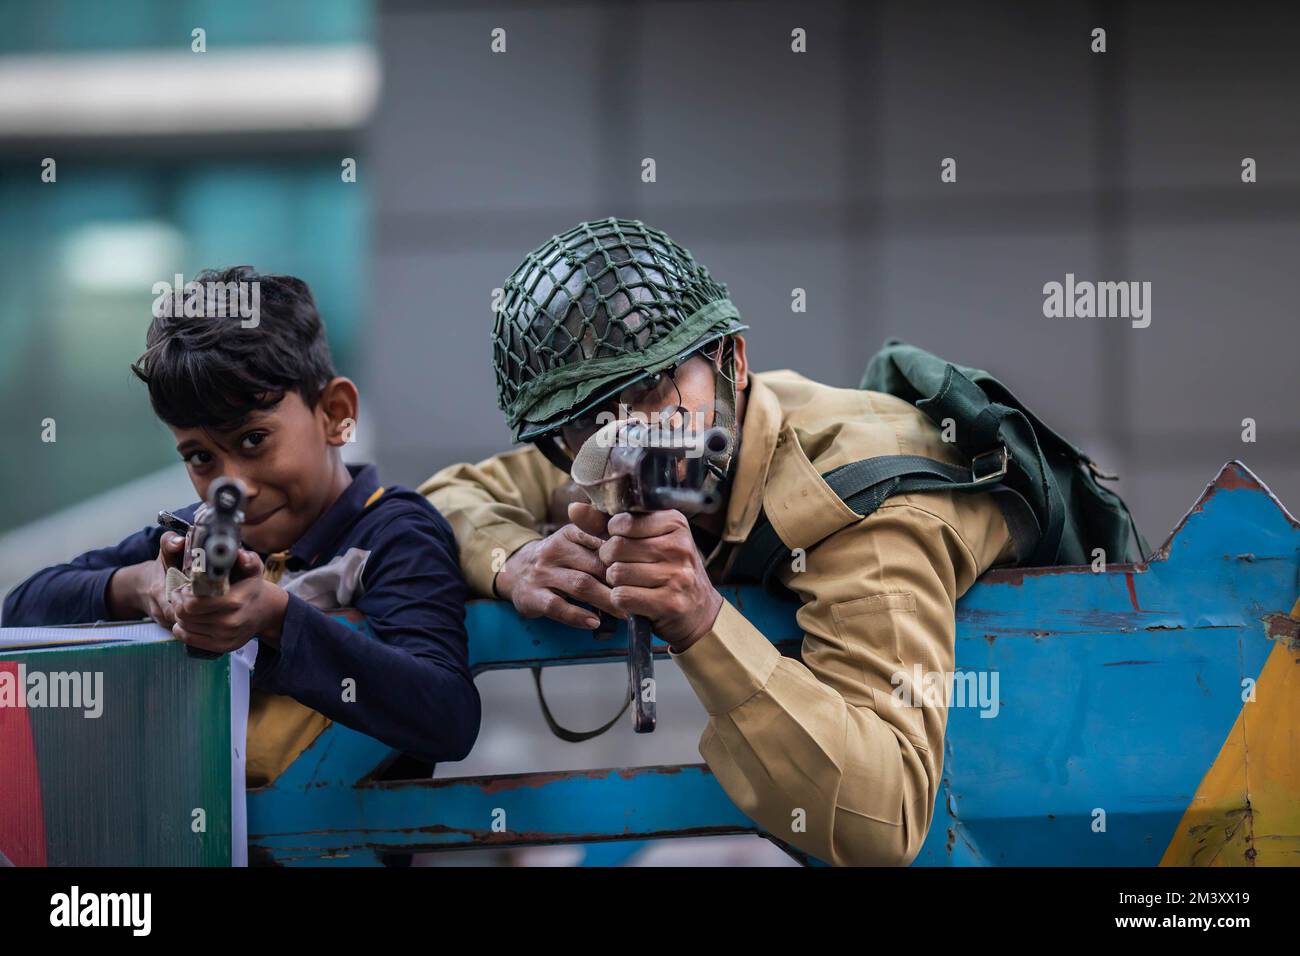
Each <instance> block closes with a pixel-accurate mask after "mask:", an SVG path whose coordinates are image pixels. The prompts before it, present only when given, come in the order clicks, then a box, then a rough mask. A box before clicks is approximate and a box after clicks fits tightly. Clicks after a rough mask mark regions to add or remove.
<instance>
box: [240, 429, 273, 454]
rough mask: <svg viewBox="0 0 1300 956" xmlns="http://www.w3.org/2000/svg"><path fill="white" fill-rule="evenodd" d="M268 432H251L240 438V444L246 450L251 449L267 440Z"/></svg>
mask: <svg viewBox="0 0 1300 956" xmlns="http://www.w3.org/2000/svg"><path fill="white" fill-rule="evenodd" d="M266 435H267V433H266V432H249V433H248V434H247V435H245V436H244V437H243V438H241V439H240V440H239V445H240V447H241V448H243V449H244V450H246V451H251V450H252V449H254V448H256V447H257V446H258V445H260V444H262V442H263V441H265V440H266Z"/></svg>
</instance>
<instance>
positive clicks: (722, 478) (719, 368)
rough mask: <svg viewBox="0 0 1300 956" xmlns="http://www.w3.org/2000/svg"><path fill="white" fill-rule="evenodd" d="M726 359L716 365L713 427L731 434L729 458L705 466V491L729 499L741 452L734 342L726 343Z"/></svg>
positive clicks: (728, 434) (729, 436) (724, 345)
mask: <svg viewBox="0 0 1300 956" xmlns="http://www.w3.org/2000/svg"><path fill="white" fill-rule="evenodd" d="M721 349H722V355H721V356H720V358H719V361H718V362H717V363H716V364H714V365H713V425H714V427H715V428H721V429H722V430H723V431H725V432H726V433H727V438H728V444H727V455H726V457H725V458H724V459H723V460H722V461H717V460H716V459H710V460H709V461H708V462H706V463H705V476H704V482H703V485H704V487H703V490H704V491H708V492H713V493H715V494H717V495H718V496H719V497H723V496H725V493H726V490H727V486H728V485H729V484H730V483H731V466H732V464H733V463H734V462H735V460H736V454H737V452H738V451H739V449H740V434H739V428H738V427H737V422H736V357H735V354H734V353H733V352H732V350H731V341H730V340H729V339H727V340H724V342H723V344H722V346H721Z"/></svg>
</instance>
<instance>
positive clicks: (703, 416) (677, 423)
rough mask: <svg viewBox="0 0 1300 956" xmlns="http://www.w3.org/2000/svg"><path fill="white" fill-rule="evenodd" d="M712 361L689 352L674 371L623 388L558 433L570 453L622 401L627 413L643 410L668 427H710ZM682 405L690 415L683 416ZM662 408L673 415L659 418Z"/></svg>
mask: <svg viewBox="0 0 1300 956" xmlns="http://www.w3.org/2000/svg"><path fill="white" fill-rule="evenodd" d="M713 371H714V370H713V361H712V360H711V359H708V358H705V357H704V356H702V355H699V354H696V355H692V356H691V357H690V358H688V359H687V360H686V361H685V362H683V363H682V364H681V365H679V366H677V369H676V370H675V371H674V370H672V369H668V370H666V371H664V372H661V373H659V375H657V376H653V377H651V378H649V379H646V380H645V381H642V382H638V383H636V384H635V385H631V386H629V387H628V388H626V389H624V391H623V392H622V394H620V395H619V396H618V397H616V398H614V399H611V400H610V401H609V402H607V403H606V404H605V405H603V406H601V407H600V408H598V409H596V410H594V411H593V412H592V413H590V414H589V415H586V416H584V417H583V418H582V419H580V420H578V421H576V422H574V423H573V424H572V425H568V426H565V428H564V429H563V430H562V432H561V434H562V435H563V437H564V444H565V446H566V447H567V448H568V449H569V452H570V454H574V455H576V454H577V453H578V449H579V448H581V447H582V445H583V443H584V442H586V441H587V439H588V438H590V437H591V436H592V435H594V434H595V433H596V432H597V431H598V430H599V429H600V427H601V426H602V425H604V424H605V423H606V422H608V421H609V420H610V417H609V416H614V417H617V416H618V415H619V406H620V405H622V406H623V408H624V409H625V410H626V414H628V415H630V414H631V413H634V412H639V413H641V414H643V415H644V416H645V417H646V419H647V420H648V421H650V422H662V423H663V424H665V425H667V426H668V427H670V428H673V429H676V428H680V427H683V426H684V427H685V428H686V429H687V431H693V430H696V429H698V430H700V431H703V430H704V429H706V428H710V427H712V425H713V399H714V391H715V383H714V377H713ZM678 406H681V408H684V409H685V410H686V413H687V414H689V415H690V416H691V417H690V419H689V420H685V421H684V420H683V413H682V411H681V409H680V408H678ZM664 409H670V410H672V411H673V414H672V417H670V418H663V419H661V418H660V414H661V413H662V412H663V411H664Z"/></svg>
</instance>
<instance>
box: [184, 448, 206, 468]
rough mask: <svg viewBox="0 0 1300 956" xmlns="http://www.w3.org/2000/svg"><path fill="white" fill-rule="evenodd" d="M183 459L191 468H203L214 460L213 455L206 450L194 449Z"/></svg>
mask: <svg viewBox="0 0 1300 956" xmlns="http://www.w3.org/2000/svg"><path fill="white" fill-rule="evenodd" d="M182 460H183V461H184V462H185V464H187V465H189V466H190V467H191V468H201V467H203V466H204V465H206V464H207V463H208V462H210V461H212V456H211V455H210V454H208V453H207V452H206V451H192V452H190V453H189V454H188V455H185V456H184V458H183V459H182Z"/></svg>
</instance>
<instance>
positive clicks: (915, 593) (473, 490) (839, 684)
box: [419, 371, 1016, 864]
mask: <svg viewBox="0 0 1300 956" xmlns="http://www.w3.org/2000/svg"><path fill="white" fill-rule="evenodd" d="M751 383H752V384H751V387H750V391H749V397H748V404H747V406H746V410H745V418H744V422H743V425H742V431H741V443H740V450H739V453H738V459H737V462H736V470H735V473H734V478H733V483H732V487H731V493H730V498H729V501H728V505H727V512H726V523H725V526H724V529H723V535H722V543H721V544H720V545H719V548H718V549H717V550H716V551H715V552H714V553H713V554H712V555H710V556H709V558H708V562H707V566H708V567H709V570H710V573H711V574H712V575H714V576H715V578H719V579H725V563H726V562H727V561H728V559H729V558H730V557H731V556H732V555H733V554H734V549H733V548H732V547H730V545H734V544H736V543H739V542H742V541H744V540H745V538H746V536H747V535H748V534H749V532H750V530H751V529H752V528H753V526H754V524H755V521H756V520H757V518H758V516H759V512H760V511H762V510H766V513H767V515H768V518H769V519H770V520H771V522H772V524H773V525H774V527H775V530H776V531H777V532H778V533H779V534H780V536H781V539H782V541H784V542H785V543H786V544H787V545H789V546H790V547H791V548H792V549H794V548H799V549H803V554H802V555H800V554H799V553H798V552H796V553H795V554H794V555H792V560H791V561H790V562H789V566H788V567H784V568H783V569H782V570H781V571H779V572H778V573H779V577H780V579H781V581H782V583H783V584H785V585H786V586H787V587H789V588H790V589H791V590H793V591H794V592H795V593H796V594H797V595H798V597H799V598H800V600H801V601H802V606H801V607H800V608H799V610H798V612H797V615H796V619H797V621H798V624H799V626H800V628H801V630H802V631H803V634H804V638H803V646H802V660H794V659H791V658H788V657H784V656H782V655H781V654H780V652H778V651H777V650H776V648H775V647H774V646H773V645H772V643H771V642H770V641H769V640H768V639H767V638H766V637H765V636H764V635H763V634H761V633H760V632H759V631H758V629H757V628H756V627H755V626H754V625H753V624H751V623H750V622H749V621H748V620H747V619H746V618H745V616H744V615H743V614H742V613H741V612H740V611H738V610H737V609H736V608H735V607H734V606H733V605H732V604H731V603H729V602H726V601H724V602H723V605H722V610H721V611H720V612H719V614H718V618H717V621H716V622H715V623H714V625H713V628H712V630H710V631H709V633H708V634H706V635H705V636H704V637H703V638H701V639H700V640H699V641H697V642H696V643H695V644H692V645H691V646H690V647H689V648H687V649H686V650H685V651H684V652H683V653H681V654H673V655H672V657H673V660H675V661H676V663H677V665H678V666H679V667H680V668H681V669H682V671H683V672H684V673H685V674H686V677H687V679H688V680H689V681H690V684H691V686H692V687H693V688H694V689H695V693H696V695H697V696H698V697H699V699H700V701H701V703H703V705H704V709H705V711H706V712H707V713H708V715H709V717H708V725H707V726H706V727H705V729H704V733H703V736H702V737H701V738H700V754H701V755H702V756H703V757H704V759H705V761H706V762H707V763H708V765H709V768H710V769H711V770H712V771H713V773H714V775H715V776H716V777H717V779H718V781H719V783H720V784H721V785H722V787H723V789H724V790H726V792H727V795H728V796H729V797H731V799H732V800H733V801H734V802H735V803H736V805H737V806H738V807H739V808H740V809H741V810H743V811H744V812H745V813H746V814H748V815H749V816H750V817H751V818H753V819H754V820H755V821H757V822H758V823H759V824H760V825H761V826H762V827H763V828H764V829H766V830H767V831H768V832H769V833H771V834H772V835H773V836H774V837H777V838H778V839H781V840H782V841H785V842H787V843H790V844H791V845H793V846H795V847H797V848H799V849H801V850H803V851H805V852H807V853H810V854H812V855H813V856H815V857H817V858H819V859H821V860H824V861H826V862H828V863H833V864H903V863H908V862H910V861H911V860H912V859H913V858H914V857H915V856H916V854H917V852H918V851H919V850H920V848H921V844H922V843H923V842H924V840H925V837H926V834H927V832H928V831H929V828H930V817H931V814H932V812H933V809H934V803H935V797H936V794H937V793H938V788H939V781H940V774H941V772H942V769H943V740H944V729H945V727H946V724H947V707H946V703H936V702H935V701H934V700H933V696H934V695H933V694H931V695H929V697H928V698H927V695H925V694H924V693H923V689H922V688H921V687H914V688H913V694H912V701H913V702H914V704H916V705H918V706H908V705H904V704H902V703H900V702H899V701H898V700H897V699H896V695H895V693H894V691H895V687H896V685H898V686H901V685H900V681H901V682H902V684H906V685H909V686H911V685H914V683H915V680H914V678H915V674H914V667H915V666H917V665H919V667H920V670H921V671H922V673H923V674H929V673H939V674H944V675H947V674H950V673H951V672H952V671H953V670H954V650H953V648H954V636H955V629H956V622H955V608H956V603H957V599H958V598H959V597H961V595H962V594H963V593H965V591H966V590H967V589H968V588H969V587H970V586H971V584H972V583H974V581H975V579H976V578H977V577H979V575H980V574H982V573H983V572H984V571H985V570H987V569H988V568H989V567H991V566H993V565H996V564H1003V563H1009V562H1012V561H1014V560H1015V558H1016V555H1015V545H1014V542H1013V541H1012V539H1011V536H1010V534H1009V532H1008V530H1007V526H1006V523H1005V521H1004V520H1003V518H1002V513H1001V511H1000V509H999V508H998V506H997V504H996V503H995V502H994V500H993V498H992V496H990V495H988V494H985V493H980V494H971V493H967V492H925V493H915V494H907V495H899V496H896V497H892V498H889V499H888V500H886V502H885V503H884V505H883V506H882V507H881V508H880V509H879V510H878V511H877V512H876V513H875V514H873V515H871V516H870V517H868V518H866V519H859V518H858V516H857V515H856V514H855V513H854V512H853V511H852V510H851V509H850V508H849V507H848V506H847V505H845V504H844V503H843V502H842V501H841V500H840V499H839V498H838V497H837V496H836V495H835V493H834V492H833V491H831V489H830V488H829V487H828V486H827V485H826V483H825V482H824V481H822V479H821V477H820V475H821V474H822V473H823V472H827V471H829V470H831V469H832V468H836V467H838V466H840V465H844V464H847V463H849V462H852V461H857V460H860V459H863V458H870V457H875V456H878V455H900V454H903V455H925V456H927V457H930V458H935V459H938V460H940V461H945V462H949V463H951V464H957V465H962V464H965V461H964V459H963V457H962V455H961V453H960V452H959V451H958V450H957V449H956V448H955V447H954V446H953V445H951V444H948V443H945V442H944V441H942V440H941V438H940V435H939V431H938V429H937V428H936V427H935V425H934V424H933V423H932V422H931V421H930V420H929V419H928V418H926V417H925V415H924V414H923V413H922V412H920V411H918V410H917V409H916V408H915V407H913V406H912V405H911V404H909V403H908V402H905V401H903V400H901V399H898V398H894V397H893V396H890V395H885V394H881V393H878V392H868V391H860V390H857V389H841V388H830V387H827V386H824V385H819V384H817V383H816V382H812V381H810V380H808V379H806V378H804V377H803V376H801V375H798V374H797V373H794V372H789V371H781V372H767V373H760V374H756V375H753V376H751ZM566 479H567V476H566V475H564V474H563V473H562V472H560V471H559V470H558V469H556V468H554V467H553V466H552V465H551V464H550V463H549V462H547V461H546V459H545V458H544V457H543V456H542V455H541V453H540V452H538V451H537V450H536V449H534V448H531V447H530V448H527V449H521V450H517V451H513V452H509V453H506V454H503V455H498V456H496V457H494V458H490V459H488V460H487V461H485V462H481V463H480V464H478V465H455V466H452V467H450V468H447V469H444V470H443V471H441V472H439V473H438V474H436V475H434V476H433V477H432V478H430V479H429V480H428V481H426V482H425V483H424V485H423V486H421V488H420V489H419V490H420V492H421V493H422V494H425V495H427V496H428V498H429V500H430V501H431V502H432V503H433V504H434V505H435V506H436V507H437V508H438V510H440V511H441V512H442V513H443V514H444V515H445V516H446V517H447V519H448V520H449V521H450V522H451V525H452V528H453V529H454V530H455V533H456V539H457V541H458V543H459V545H460V551H461V561H462V564H463V568H464V571H465V575H466V578H467V580H468V581H469V584H470V586H471V588H472V589H473V590H474V591H475V592H477V593H478V594H480V595H483V596H488V597H490V596H493V587H492V586H493V580H494V577H495V572H496V570H499V569H500V567H501V564H502V563H503V562H504V560H505V559H506V558H507V557H508V556H509V555H511V554H513V553H514V551H516V550H517V549H518V548H519V547H521V546H522V545H524V544H526V543H527V542H529V541H532V540H534V539H536V538H538V537H539V536H540V535H539V533H538V531H537V530H535V529H536V528H537V526H538V525H539V524H540V523H541V522H542V521H544V520H545V517H546V515H547V510H548V505H549V503H550V498H551V495H552V493H553V492H554V490H555V489H556V488H557V487H558V486H560V485H562V484H563V483H564V482H565V480H566ZM896 675H897V679H893V680H891V678H896ZM931 679H932V680H933V679H934V678H931ZM944 686H946V684H945V685H944ZM922 704H923V706H919V705H922Z"/></svg>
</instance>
